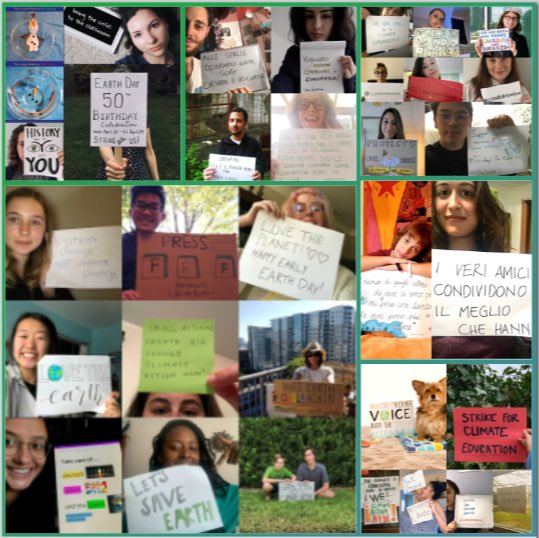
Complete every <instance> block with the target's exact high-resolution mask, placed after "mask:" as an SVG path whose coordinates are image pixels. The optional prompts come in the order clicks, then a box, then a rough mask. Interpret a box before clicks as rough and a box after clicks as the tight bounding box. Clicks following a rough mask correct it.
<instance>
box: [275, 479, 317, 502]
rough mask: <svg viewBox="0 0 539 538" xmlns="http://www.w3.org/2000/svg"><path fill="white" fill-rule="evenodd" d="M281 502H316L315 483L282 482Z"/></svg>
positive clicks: (280, 484) (280, 490) (280, 488)
mask: <svg viewBox="0 0 539 538" xmlns="http://www.w3.org/2000/svg"><path fill="white" fill-rule="evenodd" d="M279 500H280V501H314V482H280V483H279Z"/></svg>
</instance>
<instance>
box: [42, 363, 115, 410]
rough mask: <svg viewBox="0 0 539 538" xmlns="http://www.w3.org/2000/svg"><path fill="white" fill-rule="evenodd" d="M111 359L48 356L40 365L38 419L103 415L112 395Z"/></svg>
mask: <svg viewBox="0 0 539 538" xmlns="http://www.w3.org/2000/svg"><path fill="white" fill-rule="evenodd" d="M111 390H112V389H111V382H110V358H109V357H107V356H98V355H45V356H44V357H43V358H42V359H41V360H40V361H39V363H38V365H37V396H36V414H37V416H43V417H45V416H56V415H66V414H69V413H84V412H86V411H91V412H95V413H103V412H104V410H105V400H106V399H107V398H108V396H109V394H110V392H111Z"/></svg>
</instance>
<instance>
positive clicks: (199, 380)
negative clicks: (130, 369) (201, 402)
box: [139, 319, 215, 394]
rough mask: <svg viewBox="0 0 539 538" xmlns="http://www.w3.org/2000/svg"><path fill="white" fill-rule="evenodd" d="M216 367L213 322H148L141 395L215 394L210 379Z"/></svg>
mask: <svg viewBox="0 0 539 538" xmlns="http://www.w3.org/2000/svg"><path fill="white" fill-rule="evenodd" d="M214 367H215V322H214V321H213V320H200V319H195V320H184V319H173V320H163V319H152V320H145V321H144V326H143V332H142V358H141V365H140V381H139V391H140V392H187V393H191V394H211V392H212V390H211V389H210V388H209V387H208V385H206V379H207V377H208V376H209V375H210V373H211V372H212V371H213V369H214Z"/></svg>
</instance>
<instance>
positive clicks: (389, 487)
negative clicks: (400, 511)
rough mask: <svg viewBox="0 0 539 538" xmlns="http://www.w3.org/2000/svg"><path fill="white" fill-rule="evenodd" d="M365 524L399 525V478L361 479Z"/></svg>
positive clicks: (377, 477) (376, 477)
mask: <svg viewBox="0 0 539 538" xmlns="http://www.w3.org/2000/svg"><path fill="white" fill-rule="evenodd" d="M361 492H362V506H363V523H364V524H365V525H379V524H382V523H397V522H398V521H399V517H398V515H397V507H398V506H399V477H398V476H375V477H372V478H370V477H369V478H361Z"/></svg>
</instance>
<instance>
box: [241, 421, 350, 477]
mask: <svg viewBox="0 0 539 538" xmlns="http://www.w3.org/2000/svg"><path fill="white" fill-rule="evenodd" d="M240 439H241V450H240V460H241V461H240V484H241V486H242V487H260V486H261V484H262V475H263V474H264V471H265V470H266V468H267V467H268V466H269V465H271V464H272V463H273V456H274V455H275V454H277V453H279V454H282V455H283V456H284V457H285V459H286V466H287V467H288V468H289V469H290V470H291V471H292V472H294V473H295V472H296V469H297V468H298V466H299V465H300V464H301V463H303V462H304V459H303V451H304V448H305V447H308V446H312V447H313V448H314V450H315V452H316V460H317V461H318V462H320V463H323V464H324V465H325V466H326V468H327V470H328V474H329V480H330V484H331V485H333V486H354V485H355V477H356V455H355V424H354V421H353V420H350V419H345V418H307V417H303V418H295V419H289V418H288V419H287V418H278V419H271V418H249V419H243V420H241V422H240Z"/></svg>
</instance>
